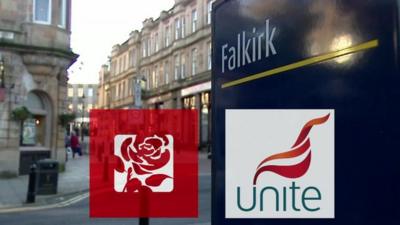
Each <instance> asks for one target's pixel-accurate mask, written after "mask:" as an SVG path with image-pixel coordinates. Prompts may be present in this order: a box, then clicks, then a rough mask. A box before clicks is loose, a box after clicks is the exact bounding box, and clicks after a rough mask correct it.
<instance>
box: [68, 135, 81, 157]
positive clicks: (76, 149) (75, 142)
mask: <svg viewBox="0 0 400 225" xmlns="http://www.w3.org/2000/svg"><path fill="white" fill-rule="evenodd" d="M71 148H72V158H75V153H78V154H79V156H82V150H81V146H80V144H79V138H78V136H77V135H76V133H75V132H72V134H71Z"/></svg>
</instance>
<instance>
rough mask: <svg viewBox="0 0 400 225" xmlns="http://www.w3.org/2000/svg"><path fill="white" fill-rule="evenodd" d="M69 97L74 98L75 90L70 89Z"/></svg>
mask: <svg viewBox="0 0 400 225" xmlns="http://www.w3.org/2000/svg"><path fill="white" fill-rule="evenodd" d="M68 97H74V88H68Z"/></svg>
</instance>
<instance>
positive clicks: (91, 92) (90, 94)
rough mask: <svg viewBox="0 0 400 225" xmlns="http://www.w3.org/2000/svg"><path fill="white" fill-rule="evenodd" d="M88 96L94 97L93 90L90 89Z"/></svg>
mask: <svg viewBox="0 0 400 225" xmlns="http://www.w3.org/2000/svg"><path fill="white" fill-rule="evenodd" d="M88 96H89V97H92V96H93V88H89V89H88Z"/></svg>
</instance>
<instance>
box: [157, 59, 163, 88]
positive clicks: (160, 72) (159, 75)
mask: <svg viewBox="0 0 400 225" xmlns="http://www.w3.org/2000/svg"><path fill="white" fill-rule="evenodd" d="M163 66H164V65H163V64H162V63H161V65H160V71H159V72H158V77H157V79H158V85H160V86H161V85H162V84H163V82H164V67H163Z"/></svg>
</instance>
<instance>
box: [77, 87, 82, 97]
mask: <svg viewBox="0 0 400 225" xmlns="http://www.w3.org/2000/svg"><path fill="white" fill-rule="evenodd" d="M82 96H83V88H81V87H80V88H78V97H82Z"/></svg>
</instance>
